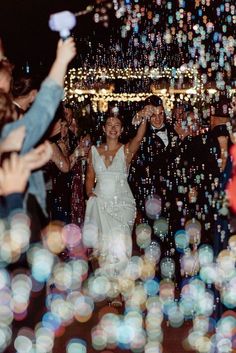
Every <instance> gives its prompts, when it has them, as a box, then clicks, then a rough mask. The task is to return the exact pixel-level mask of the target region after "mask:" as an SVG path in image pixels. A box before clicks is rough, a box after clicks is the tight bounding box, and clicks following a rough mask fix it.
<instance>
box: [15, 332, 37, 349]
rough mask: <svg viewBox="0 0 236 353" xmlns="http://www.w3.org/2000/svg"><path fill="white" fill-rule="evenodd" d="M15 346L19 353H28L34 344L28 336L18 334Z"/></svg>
mask: <svg viewBox="0 0 236 353" xmlns="http://www.w3.org/2000/svg"><path fill="white" fill-rule="evenodd" d="M14 347H15V349H16V350H17V352H18V353H28V352H30V351H31V349H32V347H33V344H32V341H31V340H30V339H29V338H28V337H25V336H17V337H16V339H15V341H14Z"/></svg>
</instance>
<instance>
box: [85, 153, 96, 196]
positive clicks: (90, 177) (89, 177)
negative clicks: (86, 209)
mask: <svg viewBox="0 0 236 353" xmlns="http://www.w3.org/2000/svg"><path fill="white" fill-rule="evenodd" d="M94 185H95V171H94V168H93V162H92V149H91V150H90V151H89V155H88V164H87V172H86V181H85V187H86V194H87V196H88V197H92V196H96V194H95V193H94V192H93V189H94Z"/></svg>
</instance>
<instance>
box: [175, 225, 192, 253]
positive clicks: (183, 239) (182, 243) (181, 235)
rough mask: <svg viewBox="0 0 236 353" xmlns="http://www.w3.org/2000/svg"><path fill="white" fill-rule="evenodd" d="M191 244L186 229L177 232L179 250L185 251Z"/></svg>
mask: <svg viewBox="0 0 236 353" xmlns="http://www.w3.org/2000/svg"><path fill="white" fill-rule="evenodd" d="M188 246H189V235H188V234H187V233H186V232H185V231H184V230H178V231H177V232H176V233H175V247H176V250H177V251H179V252H181V253H182V252H184V251H185V249H187V248H188Z"/></svg>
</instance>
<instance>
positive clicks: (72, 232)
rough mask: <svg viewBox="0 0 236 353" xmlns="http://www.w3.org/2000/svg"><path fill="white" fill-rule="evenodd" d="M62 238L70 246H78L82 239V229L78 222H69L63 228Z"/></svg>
mask: <svg viewBox="0 0 236 353" xmlns="http://www.w3.org/2000/svg"><path fill="white" fill-rule="evenodd" d="M62 239H63V241H64V243H65V245H66V246H67V247H69V248H74V247H76V246H78V244H79V243H80V241H81V230H80V227H79V226H77V225H76V224H67V225H65V226H64V227H63V230H62Z"/></svg>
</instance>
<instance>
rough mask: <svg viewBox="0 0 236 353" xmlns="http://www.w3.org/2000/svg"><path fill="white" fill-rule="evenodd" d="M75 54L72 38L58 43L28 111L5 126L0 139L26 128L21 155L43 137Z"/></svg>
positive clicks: (60, 95) (60, 97)
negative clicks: (48, 70)
mask: <svg viewBox="0 0 236 353" xmlns="http://www.w3.org/2000/svg"><path fill="white" fill-rule="evenodd" d="M75 54H76V49H75V43H74V40H73V39H72V38H68V39H67V40H65V41H64V42H62V41H61V40H60V41H59V42H58V47H57V54H56V59H55V61H54V63H53V65H52V68H51V70H50V72H49V74H48V77H47V78H46V80H45V81H44V82H43V83H42V86H41V88H40V91H39V93H38V95H37V97H36V99H35V101H34V103H33V105H32V107H31V108H30V109H29V111H28V112H27V113H26V114H25V115H24V116H23V118H22V119H21V120H17V121H15V122H13V123H10V124H7V125H6V126H5V127H4V128H3V131H2V134H1V138H5V137H6V136H7V135H8V134H9V133H10V132H11V131H12V130H14V129H15V128H17V127H19V126H25V127H26V136H25V140H24V143H23V147H22V150H21V153H23V154H24V153H26V152H28V151H29V150H30V149H31V148H32V147H34V146H35V145H36V144H37V143H38V142H39V140H40V139H41V138H42V136H43V135H44V133H45V131H46V130H47V128H48V126H49V125H50V123H51V121H52V120H53V118H54V115H55V111H56V109H57V107H58V104H59V102H60V101H61V99H62V96H63V81H64V76H65V73H66V69H67V65H68V64H69V62H70V61H71V60H72V59H73V57H74V56H75Z"/></svg>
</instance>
